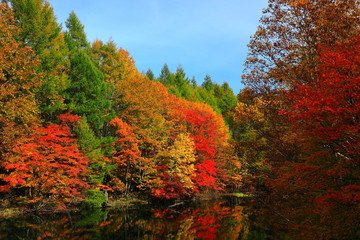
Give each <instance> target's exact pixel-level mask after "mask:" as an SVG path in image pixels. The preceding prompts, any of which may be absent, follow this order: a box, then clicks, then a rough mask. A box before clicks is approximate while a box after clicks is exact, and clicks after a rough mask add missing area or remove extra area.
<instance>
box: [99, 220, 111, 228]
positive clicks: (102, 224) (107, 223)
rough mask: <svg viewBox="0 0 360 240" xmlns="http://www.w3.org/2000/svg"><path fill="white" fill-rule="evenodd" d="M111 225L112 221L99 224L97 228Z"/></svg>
mask: <svg viewBox="0 0 360 240" xmlns="http://www.w3.org/2000/svg"><path fill="white" fill-rule="evenodd" d="M111 223H112V221H105V222H101V223H99V226H100V227H104V226H106V225H109V224H111Z"/></svg>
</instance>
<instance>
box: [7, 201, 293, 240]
mask: <svg viewBox="0 0 360 240" xmlns="http://www.w3.org/2000/svg"><path fill="white" fill-rule="evenodd" d="M290 226H291V224H289V222H288V220H287V219H284V218H282V217H281V216H279V215H278V214H276V212H273V211H269V208H263V207H258V206H257V207H253V204H252V201H251V200H249V199H248V200H241V199H237V198H226V199H222V200H217V201H201V202H185V203H184V204H179V205H176V206H174V207H169V206H155V205H141V206H126V207H125V206H124V207H121V208H118V209H110V210H101V209H98V210H92V211H82V212H67V213H57V214H39V213H37V214H28V215H26V216H22V217H17V218H10V219H1V222H0V239H9V240H10V239H11V240H12V239H14V240H15V239H125V240H127V239H129V240H134V239H135V240H136V239H179V240H180V239H185V240H187V239H221V240H226V239H242V240H250V239H255V240H256V239H293V238H294V237H295V235H294V233H291V231H290V230H291V227H290Z"/></svg>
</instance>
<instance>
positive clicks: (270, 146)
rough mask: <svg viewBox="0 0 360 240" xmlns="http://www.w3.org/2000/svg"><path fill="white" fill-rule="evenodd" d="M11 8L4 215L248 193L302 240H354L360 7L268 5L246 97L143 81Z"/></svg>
mask: <svg viewBox="0 0 360 240" xmlns="http://www.w3.org/2000/svg"><path fill="white" fill-rule="evenodd" d="M2 2H3V3H1V5H0V18H1V20H0V85H1V88H0V103H1V104H0V142H1V144H0V201H1V207H2V208H14V207H16V208H23V209H28V210H31V211H41V210H51V211H62V210H66V209H74V208H77V207H79V206H80V207H81V208H90V209H91V208H100V207H104V206H106V204H108V202H109V203H111V201H116V200H119V199H124V198H126V199H129V198H136V199H142V200H146V201H149V202H151V201H155V202H174V201H177V200H185V199H188V200H189V199H209V198H216V197H220V196H221V195H222V194H225V193H227V194H229V193H242V194H243V195H246V196H247V197H249V196H250V197H251V198H254V199H256V198H259V199H261V201H262V202H264V203H266V204H268V205H271V206H272V209H274V210H275V211H276V212H277V213H279V214H281V215H282V216H283V217H284V218H286V219H290V220H291V221H289V223H290V224H291V226H292V228H293V229H294V230H297V229H307V230H309V234H310V235H308V236H306V235H305V236H304V235H299V236H298V237H299V239H302V238H305V239H306V238H308V239H312V238H314V239H337V238H339V239H342V238H346V239H351V238H354V239H355V237H356V236H358V237H359V236H360V233H359V228H360V226H359V225H358V224H359V222H360V216H359V215H360V214H359V212H360V181H359V180H360V179H359V178H360V165H359V164H360V161H359V160H360V141H359V140H360V119H359V118H360V32H359V31H360V30H359V29H360V9H359V6H360V2H359V0H312V1H309V0H269V4H268V7H267V8H266V9H264V11H263V16H262V18H261V19H260V22H259V26H258V30H257V31H256V32H255V33H254V35H253V36H252V37H251V39H250V42H249V44H248V57H247V60H246V62H245V63H244V67H245V69H244V72H243V75H242V76H241V78H242V82H243V84H244V86H245V88H243V89H242V90H241V91H240V92H239V93H238V94H237V95H235V94H234V92H233V90H232V89H231V88H230V86H229V84H228V83H226V82H224V83H223V84H221V85H220V84H218V83H216V82H215V81H213V80H212V78H211V76H209V75H206V76H204V79H203V80H199V79H194V78H190V77H188V76H187V75H186V72H185V70H184V69H183V68H182V67H181V66H179V67H178V68H177V70H176V71H175V72H171V71H170V69H169V67H168V66H167V64H164V66H163V68H162V69H161V73H160V75H159V76H155V75H154V73H153V72H152V70H150V69H149V70H148V71H147V72H139V70H138V69H137V68H136V66H135V61H134V59H132V57H131V56H130V53H129V52H128V51H126V50H124V49H123V48H121V47H118V46H117V44H116V43H115V42H114V41H112V40H109V41H107V42H103V41H101V40H96V41H94V42H89V41H88V40H87V37H86V32H85V28H86V26H84V25H82V23H81V21H80V19H79V18H78V17H77V16H76V14H75V13H74V12H72V13H71V14H70V15H69V17H68V19H67V20H66V22H65V23H64V26H63V25H62V24H60V23H58V22H57V19H56V16H55V15H54V12H53V9H52V7H51V6H50V4H49V3H48V2H46V0H5V1H2ZM239 24H241V23H239ZM240 64H241V63H240ZM239 81H241V79H240V78H239ZM198 82H202V84H201V85H199V84H198ZM329 225H331V226H334V227H332V228H330V229H328V228H326V227H325V226H329ZM319 229H320V230H319Z"/></svg>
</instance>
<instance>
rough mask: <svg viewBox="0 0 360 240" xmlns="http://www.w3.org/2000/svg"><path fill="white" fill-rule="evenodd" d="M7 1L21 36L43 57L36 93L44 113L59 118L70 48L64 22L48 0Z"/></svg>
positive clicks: (39, 68)
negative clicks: (64, 32) (65, 36)
mask: <svg viewBox="0 0 360 240" xmlns="http://www.w3.org/2000/svg"><path fill="white" fill-rule="evenodd" d="M8 2H10V3H11V6H12V9H13V12H14V16H15V18H16V20H17V21H16V24H17V25H18V26H19V27H20V28H21V29H22V31H21V33H20V34H19V35H18V37H17V38H18V40H20V41H22V42H24V43H26V45H27V46H29V47H31V48H32V49H33V50H34V52H35V54H36V56H37V57H38V59H39V60H40V65H39V66H38V67H37V69H36V70H37V72H39V73H43V82H42V85H41V86H40V87H39V89H38V91H37V94H36V97H37V101H38V103H39V106H40V110H41V113H42V116H43V118H44V119H46V120H56V115H57V113H58V112H59V111H60V110H62V109H64V103H63V101H64V99H63V97H62V95H61V94H62V91H63V90H64V89H65V88H66V87H67V84H68V76H67V71H68V68H69V60H68V58H67V55H68V48H67V46H66V44H65V41H64V35H63V33H62V32H61V25H60V24H59V23H57V19H56V17H55V15H54V11H53V9H52V7H51V6H50V4H49V3H48V2H47V1H46V0H8Z"/></svg>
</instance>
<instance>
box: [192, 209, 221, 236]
mask: <svg viewBox="0 0 360 240" xmlns="http://www.w3.org/2000/svg"><path fill="white" fill-rule="evenodd" d="M215 222H216V220H215V216H214V215H205V216H200V217H198V218H196V219H195V222H194V227H193V228H194V229H196V237H197V238H200V239H206V240H211V239H216V233H217V232H218V230H217V228H218V227H219V225H216V224H215Z"/></svg>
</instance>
